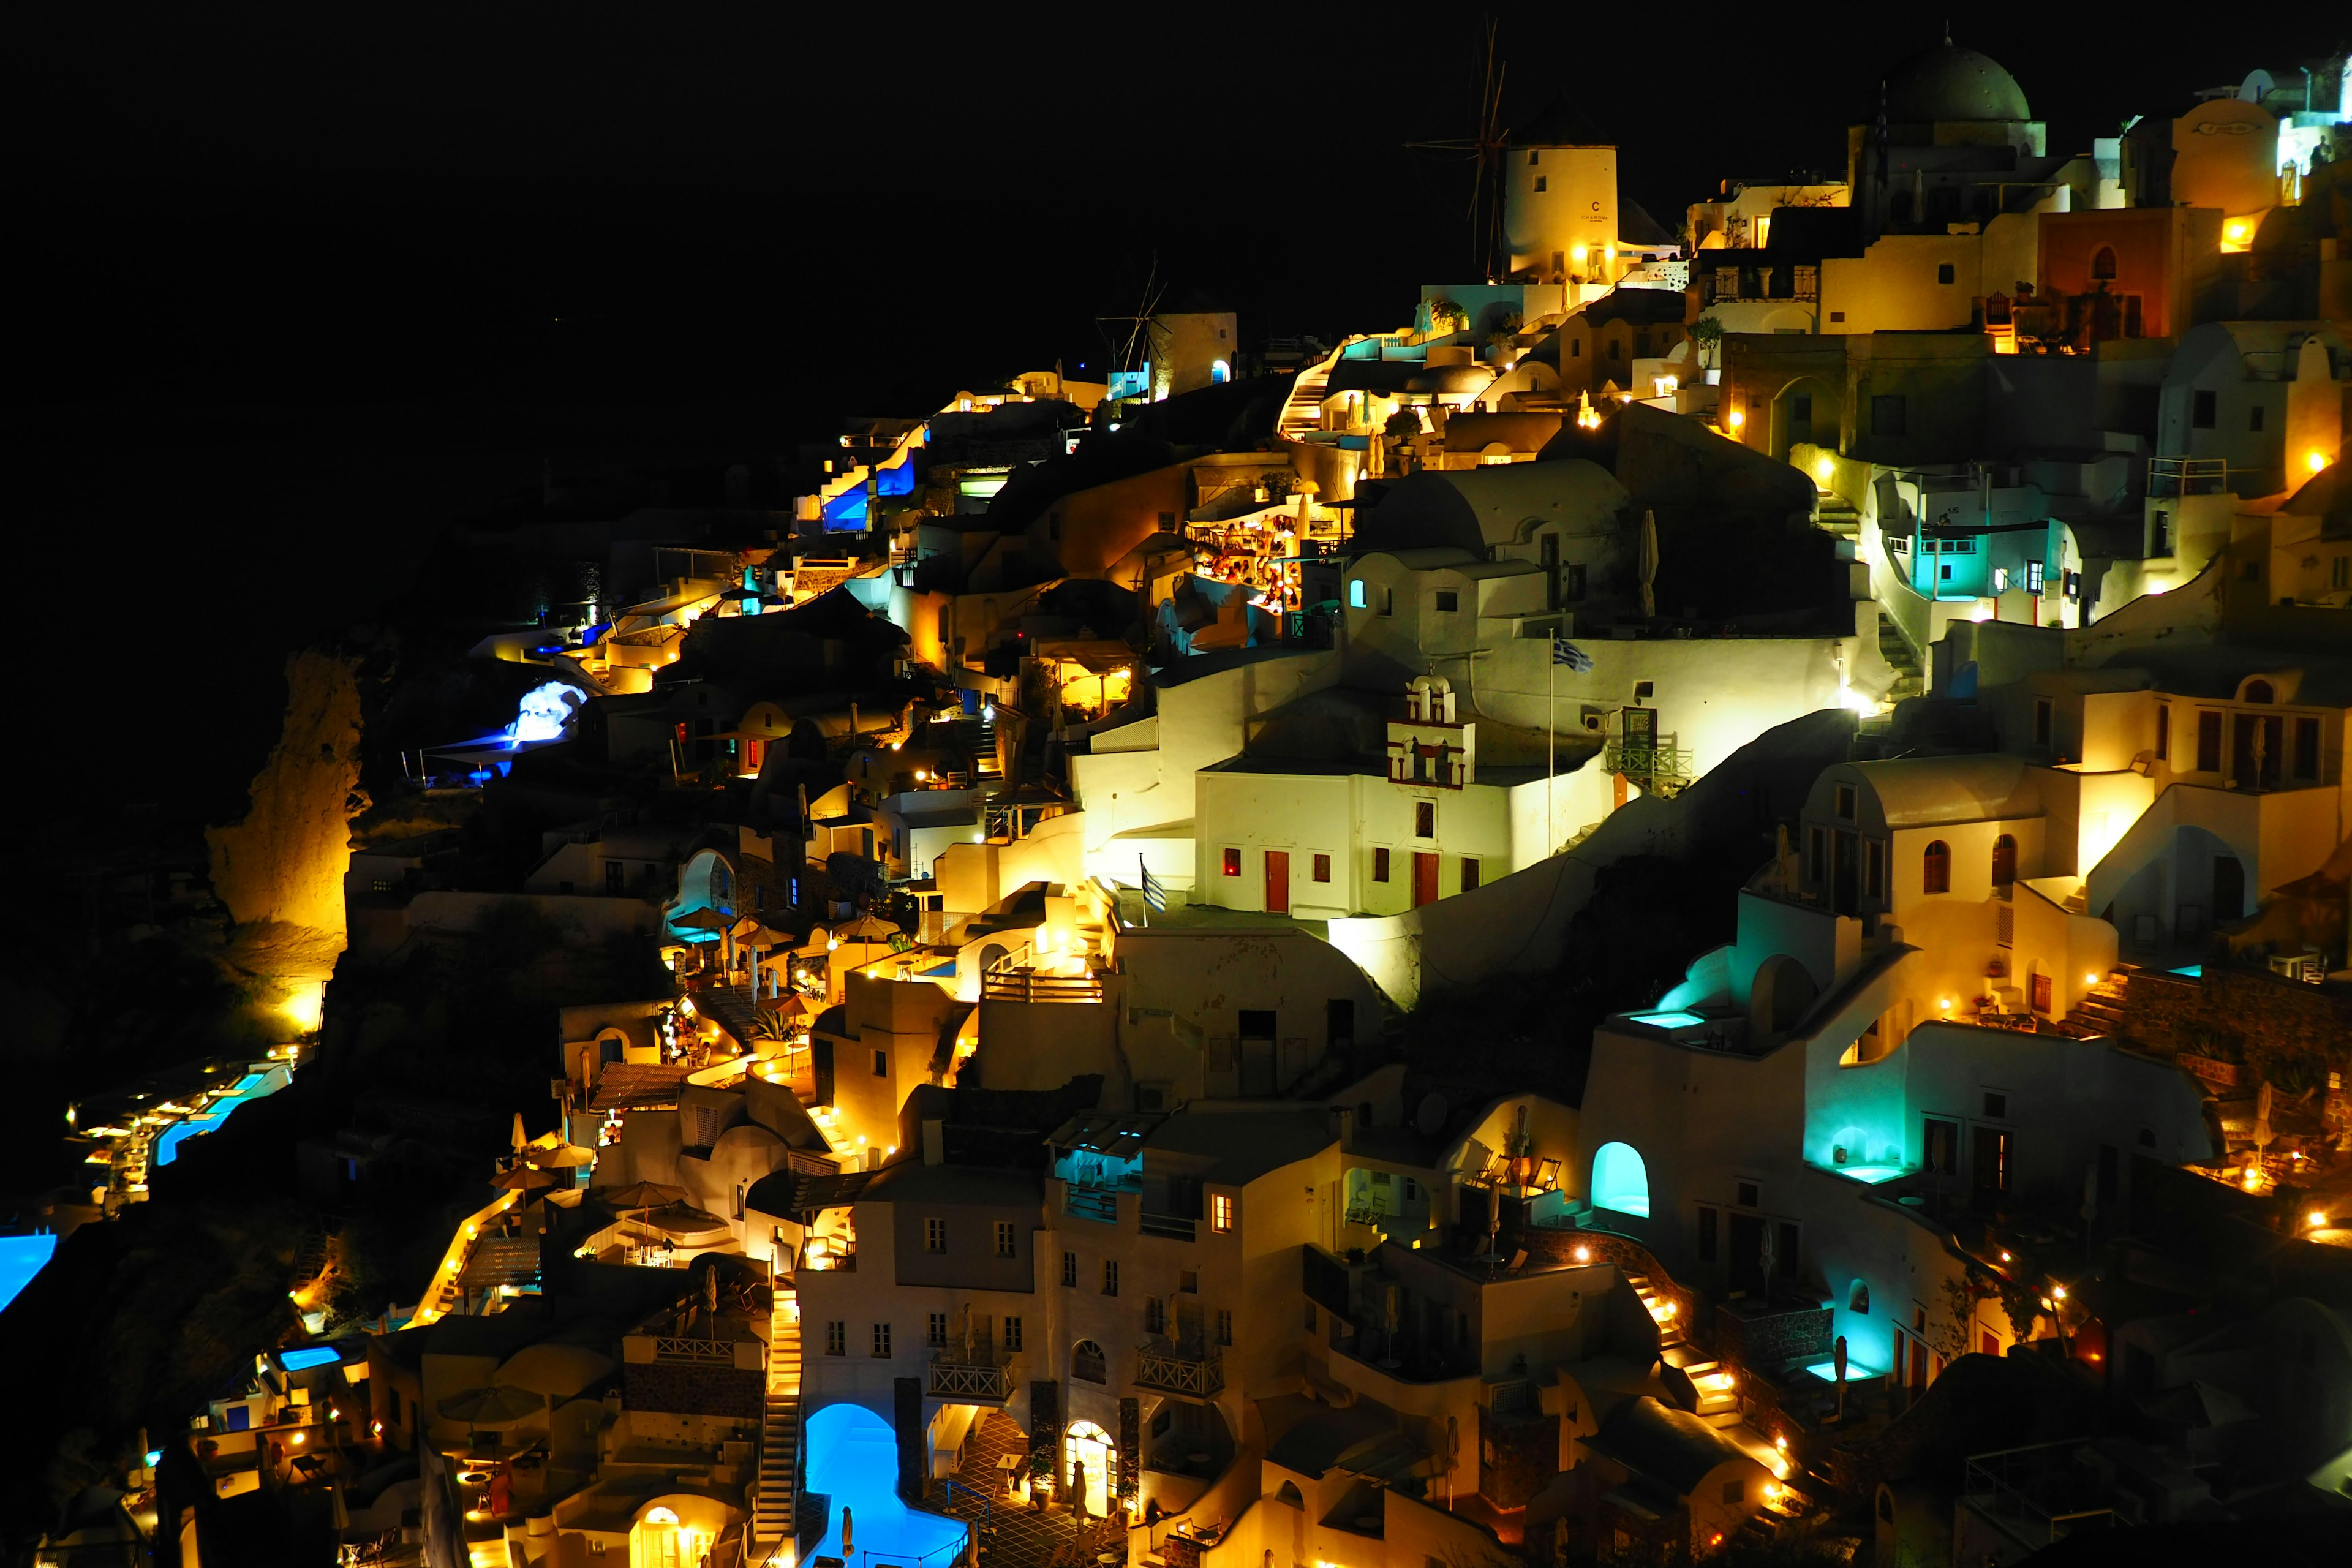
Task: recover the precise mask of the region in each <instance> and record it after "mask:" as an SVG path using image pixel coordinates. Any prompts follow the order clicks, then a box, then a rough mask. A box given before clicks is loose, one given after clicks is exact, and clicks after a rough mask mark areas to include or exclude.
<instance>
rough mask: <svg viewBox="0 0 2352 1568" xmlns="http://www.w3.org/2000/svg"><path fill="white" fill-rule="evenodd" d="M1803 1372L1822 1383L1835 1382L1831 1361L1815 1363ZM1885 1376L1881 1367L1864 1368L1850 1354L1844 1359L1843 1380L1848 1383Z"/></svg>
mask: <svg viewBox="0 0 2352 1568" xmlns="http://www.w3.org/2000/svg"><path fill="white" fill-rule="evenodd" d="M1805 1370H1806V1371H1807V1372H1810V1373H1812V1374H1813V1375H1814V1376H1815V1377H1818V1378H1820V1379H1821V1380H1822V1382H1823V1383H1835V1382H1836V1381H1837V1363H1835V1362H1833V1361H1817V1362H1815V1363H1813V1364H1812V1365H1811V1366H1809V1367H1807V1368H1805ZM1885 1375H1886V1369H1885V1367H1883V1366H1864V1364H1863V1363H1861V1362H1859V1361H1857V1360H1855V1359H1854V1358H1853V1355H1852V1354H1851V1353H1849V1354H1848V1355H1847V1356H1846V1358H1845V1380H1846V1381H1847V1382H1848V1383H1860V1382H1861V1381H1862V1380H1863V1379H1864V1378H1865V1377H1885Z"/></svg>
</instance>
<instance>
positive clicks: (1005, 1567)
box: [924, 1411, 1078, 1568]
mask: <svg viewBox="0 0 2352 1568" xmlns="http://www.w3.org/2000/svg"><path fill="white" fill-rule="evenodd" d="M1028 1453H1029V1435H1028V1434H1027V1433H1025V1432H1024V1431H1022V1430H1021V1428H1020V1426H1019V1425H1018V1424H1016V1423H1015V1422H1014V1421H1013V1419H1012V1418H1011V1417H1010V1416H1007V1415H1002V1414H1000V1413H998V1412H994V1411H992V1412H990V1413H989V1414H988V1415H985V1416H983V1417H982V1420H981V1424H980V1425H979V1426H975V1427H973V1428H972V1433H971V1436H970V1437H969V1438H967V1439H965V1441H964V1446H963V1462H962V1464H961V1465H960V1466H959V1467H958V1468H957V1469H956V1476H955V1479H956V1482H957V1484H956V1485H955V1486H954V1487H952V1488H950V1486H949V1485H948V1484H947V1483H946V1482H945V1481H943V1480H939V1481H933V1482H932V1483H931V1489H930V1492H929V1496H928V1497H926V1498H925V1499H924V1502H925V1505H926V1506H927V1507H929V1508H931V1509H933V1510H937V1511H938V1512H940V1513H945V1514H949V1515H951V1516H953V1517H954V1518H957V1519H962V1520H969V1521H971V1525H972V1528H973V1529H974V1530H976V1531H979V1532H980V1562H981V1568H1045V1565H1046V1564H1047V1563H1050V1562H1052V1561H1053V1560H1054V1557H1055V1553H1056V1552H1061V1551H1063V1550H1064V1549H1065V1548H1066V1547H1067V1546H1069V1545H1070V1543H1071V1542H1074V1541H1076V1539H1077V1533H1078V1526H1077V1521H1076V1520H1075V1519H1073V1518H1072V1517H1071V1515H1070V1511H1069V1510H1067V1509H1066V1508H1058V1507H1057V1508H1051V1509H1047V1510H1045V1511H1044V1512H1043V1513H1040V1512H1039V1511H1038V1510H1035V1509H1033V1508H1031V1507H1030V1506H1029V1505H1028V1504H1027V1503H1025V1502H1021V1501H1019V1500H1015V1499H1013V1498H1009V1497H1007V1496H1005V1495H1004V1473H1003V1471H1002V1470H1000V1469H998V1468H997V1461H998V1460H1000V1459H1002V1458H1003V1457H1004V1456H1005V1455H1007V1454H1019V1455H1021V1456H1023V1458H1026V1457H1027V1456H1028ZM974 1494H977V1495H974ZM983 1500H985V1502H984V1503H983Z"/></svg>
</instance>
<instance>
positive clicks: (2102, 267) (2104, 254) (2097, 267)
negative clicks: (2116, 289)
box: [2091, 245, 2116, 283]
mask: <svg viewBox="0 0 2352 1568" xmlns="http://www.w3.org/2000/svg"><path fill="white" fill-rule="evenodd" d="M2091 280H2092V281H2093V282H2095V283H2112V282H2114V281H2115V280H2116V247H2114V246H2112V245H2103V246H2101V247H2099V248H2098V250H2097V252H2096V253H2095V254H2094V255H2093V256H2092V258H2091Z"/></svg>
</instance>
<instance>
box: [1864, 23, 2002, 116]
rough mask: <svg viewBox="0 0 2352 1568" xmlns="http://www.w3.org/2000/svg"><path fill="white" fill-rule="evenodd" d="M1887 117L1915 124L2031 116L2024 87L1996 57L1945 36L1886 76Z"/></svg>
mask: <svg viewBox="0 0 2352 1568" xmlns="http://www.w3.org/2000/svg"><path fill="white" fill-rule="evenodd" d="M1886 118H1887V120H1888V121H1890V122H1892V123H1895V124H1905V125H1918V124H1925V123H1927V122H1930V121H1938V120H2031V119H2032V118H2033V111H2032V110H2030V109H2028V108H2026V106H2025V93H2024V91H2023V90H2022V89H2020V88H2019V87H2018V85H2017V79H2016V78H2015V77H2013V76H2011V75H2010V74H2009V72H2007V71H2006V70H2003V69H2002V68H2001V67H2000V62H1998V61H1996V60H1993V59H1990V58H1987V57H1985V56H1983V55H1980V54H1979V53H1977V52H1976V51H1975V50H1974V49H1964V48H1961V47H1959V46H1958V45H1957V44H1955V43H1953V42H1952V41H1951V40H1950V39H1948V38H1947V39H1946V40H1944V41H1943V42H1942V43H1940V44H1936V45H1933V46H1931V47H1928V48H1926V49H1923V50H1921V51H1920V52H1919V53H1917V54H1916V55H1914V56H1912V57H1911V58H1909V59H1907V60H1905V61H1904V62H1903V63H1902V64H1901V65H1899V66H1896V67H1895V69H1894V70H1893V71H1891V72H1889V73H1888V75H1887V78H1886Z"/></svg>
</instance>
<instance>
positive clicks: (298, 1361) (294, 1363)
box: [278, 1345, 343, 1372]
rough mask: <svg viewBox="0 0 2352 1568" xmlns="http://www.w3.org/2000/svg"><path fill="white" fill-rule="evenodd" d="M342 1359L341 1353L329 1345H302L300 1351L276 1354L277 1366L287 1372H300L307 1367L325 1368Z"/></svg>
mask: <svg viewBox="0 0 2352 1568" xmlns="http://www.w3.org/2000/svg"><path fill="white" fill-rule="evenodd" d="M342 1359H343V1357H342V1352H340V1351H337V1350H335V1349H334V1348H332V1347H331V1346H329V1345H304V1346H303V1347H302V1348H301V1349H300V1350H292V1351H279V1352H278V1365H280V1366H282V1367H284V1368H285V1369H286V1370H287V1371H289V1372H300V1371H301V1370H302V1369H303V1368H304V1367H309V1366H325V1365H327V1364H328V1363H331V1362H339V1361H341V1360H342Z"/></svg>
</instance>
